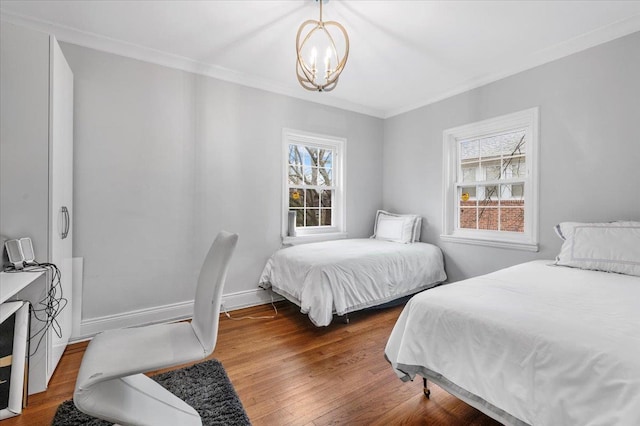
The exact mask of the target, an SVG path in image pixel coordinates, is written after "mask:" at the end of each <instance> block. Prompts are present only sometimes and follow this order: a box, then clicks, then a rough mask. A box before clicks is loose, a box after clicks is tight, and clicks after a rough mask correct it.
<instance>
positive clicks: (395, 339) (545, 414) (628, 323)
mask: <svg viewBox="0 0 640 426" xmlns="http://www.w3.org/2000/svg"><path fill="white" fill-rule="evenodd" d="M551 263H552V261H535V262H530V263H525V264H522V265H518V266H514V267H511V268H507V269H503V270H500V271H498V272H495V273H491V274H488V275H484V276H481V277H477V278H472V279H469V280H465V281H461V282H458V283H454V284H450V285H445V286H440V287H438V288H435V289H432V290H429V291H426V292H423V293H420V294H418V295H416V296H414V297H413V298H412V299H411V300H410V301H409V302H408V303H407V305H406V307H405V308H404V311H403V312H402V314H401V315H400V317H399V318H398V321H397V323H396V325H395V327H394V329H393V331H392V333H391V336H390V338H389V341H388V343H387V347H386V350H385V354H386V356H387V358H388V359H389V361H390V362H391V364H392V365H393V367H394V368H395V369H396V373H397V374H398V375H399V376H400V377H401V378H403V379H408V378H411V379H412V378H413V377H414V375H415V374H416V373H421V372H424V371H425V370H424V369H429V370H431V371H433V372H436V373H439V374H441V375H442V376H444V377H445V378H446V379H448V380H449V381H451V382H453V383H454V384H455V385H457V386H459V387H461V388H462V389H464V390H466V391H468V392H470V393H471V394H474V395H477V396H478V397H480V398H482V399H484V400H485V401H486V402H488V403H489V404H491V405H493V406H495V407H498V408H499V409H502V410H504V411H506V412H507V413H508V414H510V415H512V416H514V417H515V418H516V419H519V420H521V421H523V422H525V423H528V424H531V425H549V426H561V425H580V426H585V425H629V426H631V425H640V278H639V277H634V276H628V275H620V274H613V273H606V272H596V271H585V270H580V269H574V268H568V267H562V266H552V265H551Z"/></svg>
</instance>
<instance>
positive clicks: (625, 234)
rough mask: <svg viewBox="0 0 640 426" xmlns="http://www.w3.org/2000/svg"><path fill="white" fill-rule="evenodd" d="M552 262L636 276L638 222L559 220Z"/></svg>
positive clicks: (639, 253) (639, 270)
mask: <svg viewBox="0 0 640 426" xmlns="http://www.w3.org/2000/svg"><path fill="white" fill-rule="evenodd" d="M555 231H556V233H557V234H558V236H559V237H560V238H562V239H563V240H564V243H563V244H562V248H561V249H560V253H559V254H558V256H557V257H556V264H557V265H563V266H571V267H574V268H582V269H593V270H597V271H605V272H617V273H620V274H628V275H636V276H640V222H622V221H621V222H611V223H579V222H563V223H560V224H558V225H556V227H555Z"/></svg>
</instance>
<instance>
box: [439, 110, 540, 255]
mask: <svg viewBox="0 0 640 426" xmlns="http://www.w3.org/2000/svg"><path fill="white" fill-rule="evenodd" d="M538 117H539V110H538V108H537V107H536V108H531V109H528V110H524V111H520V112H517V113H513V114H508V115H504V116H501V117H497V118H493V119H489V120H484V121H481V122H477V123H471V124H468V125H464V126H460V127H456V128H452V129H447V130H445V131H444V132H443V144H444V146H443V182H444V185H443V227H442V234H441V239H442V240H443V241H452V242H459V243H467V244H480V245H488V246H494V247H506V248H516V249H522V250H530V251H537V250H538V179H539V177H538V145H539V143H538V134H539V129H538V122H539V120H538ZM520 129H525V130H526V137H527V139H526V143H525V154H524V157H525V170H526V171H525V176H524V177H518V178H507V179H497V180H490V181H486V180H481V181H471V182H462V164H464V163H462V162H461V161H459V160H458V159H459V156H460V152H459V149H460V147H459V141H460V140H466V139H480V138H487V137H491V136H497V135H500V134H504V133H508V132H510V131H514V130H520ZM507 157H511V156H507ZM483 173H484V172H483ZM514 184H523V185H524V193H523V196H522V199H524V201H525V203H524V207H523V208H524V217H525V222H524V232H523V233H518V232H511V231H485V230H477V229H464V228H459V208H460V204H459V199H458V189H459V188H460V187H474V186H475V187H486V186H497V185H514ZM476 199H477V198H476ZM498 199H499V198H498V197H497V198H496V200H498ZM483 207H484V206H483ZM502 208H504V207H502Z"/></svg>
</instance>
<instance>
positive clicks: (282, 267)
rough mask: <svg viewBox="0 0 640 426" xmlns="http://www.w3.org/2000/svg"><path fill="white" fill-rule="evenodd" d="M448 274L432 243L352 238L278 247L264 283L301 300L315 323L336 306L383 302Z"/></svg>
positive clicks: (348, 308)
mask: <svg viewBox="0 0 640 426" xmlns="http://www.w3.org/2000/svg"><path fill="white" fill-rule="evenodd" d="M445 279H446V275H445V272H444V264H443V259H442V252H441V251H440V249H439V248H438V247H436V246H434V245H432V244H427V243H412V244H401V243H394V242H390V241H380V240H376V239H349V240H337V241H326V242H320V243H312V244H302V245H298V246H293V247H288V248H284V249H281V250H278V251H277V252H276V253H275V254H274V255H273V256H271V258H270V259H269V260H268V261H267V264H266V266H265V268H264V271H263V272H262V276H261V278H260V286H261V287H263V288H267V287H269V286H271V288H272V289H273V290H274V291H275V292H276V293H278V294H281V295H282V296H284V297H286V298H287V299H289V300H290V301H292V302H293V303H295V304H297V305H298V306H300V311H301V312H302V313H305V314H308V315H309V318H310V319H311V321H312V322H313V324H315V325H316V326H326V325H329V324H330V323H331V319H332V317H333V312H334V310H335V312H336V313H337V314H338V315H344V314H346V313H348V312H352V311H356V310H359V309H363V308H367V307H370V306H375V305H379V304H382V303H385V302H388V301H390V300H394V299H397V298H400V297H403V296H406V295H409V294H413V293H416V292H417V291H420V290H423V289H426V288H429V287H432V286H434V285H436V284H437V283H440V282H442V281H444V280H445Z"/></svg>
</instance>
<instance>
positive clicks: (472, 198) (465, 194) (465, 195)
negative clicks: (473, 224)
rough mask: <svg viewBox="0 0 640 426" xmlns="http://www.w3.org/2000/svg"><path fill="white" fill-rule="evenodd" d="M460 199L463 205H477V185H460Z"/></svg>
mask: <svg viewBox="0 0 640 426" xmlns="http://www.w3.org/2000/svg"><path fill="white" fill-rule="evenodd" d="M458 200H460V205H461V206H475V205H476V187H475V186H461V187H459V188H458Z"/></svg>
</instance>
